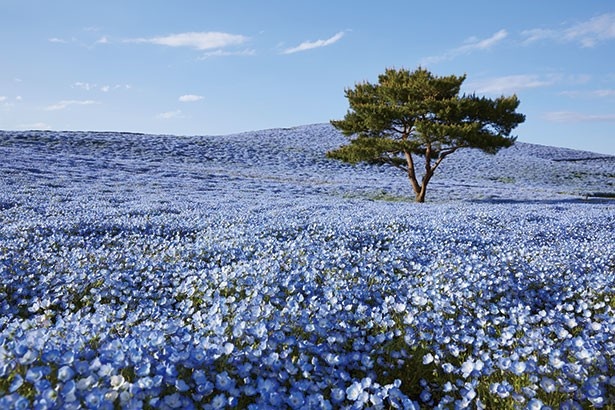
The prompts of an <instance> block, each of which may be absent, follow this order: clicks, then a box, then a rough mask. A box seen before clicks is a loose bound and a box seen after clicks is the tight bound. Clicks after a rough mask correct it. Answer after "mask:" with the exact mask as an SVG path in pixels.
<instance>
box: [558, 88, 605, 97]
mask: <svg viewBox="0 0 615 410" xmlns="http://www.w3.org/2000/svg"><path fill="white" fill-rule="evenodd" d="M560 95H565V96H567V97H585V98H608V97H615V90H613V89H602V90H589V91H562V92H561V93H560Z"/></svg>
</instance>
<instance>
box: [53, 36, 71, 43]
mask: <svg viewBox="0 0 615 410" xmlns="http://www.w3.org/2000/svg"><path fill="white" fill-rule="evenodd" d="M49 42H50V43H60V44H66V43H68V41H66V40H64V39H61V38H58V37H52V38H50V39H49Z"/></svg>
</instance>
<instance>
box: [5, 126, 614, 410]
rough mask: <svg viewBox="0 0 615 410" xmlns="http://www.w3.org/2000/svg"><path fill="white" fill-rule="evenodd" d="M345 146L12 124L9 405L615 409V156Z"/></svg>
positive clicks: (8, 154)
mask: <svg viewBox="0 0 615 410" xmlns="http://www.w3.org/2000/svg"><path fill="white" fill-rule="evenodd" d="M343 141H344V139H343V138H342V137H341V136H340V135H338V134H336V133H335V132H334V131H333V130H332V128H331V127H329V126H327V125H315V126H306V127H300V128H296V129H288V130H269V131H261V132H253V133H245V134H238V135H233V136H225V137H172V136H152V135H141V134H119V133H87V132H66V133H57V132H56V133H54V132H0V158H3V159H6V160H3V161H2V164H0V408H41V409H42V408H62V409H70V408H109V409H113V408H139V409H140V408H181V409H184V408H220V409H221V408H251V409H267V408H271V409H274V408H275V409H277V408H307V409H319V408H324V409H326V408H352V409H361V408H374V409H379V408H400V409H419V408H488V409H494V408H498V409H499V408H502V409H506V408H509V409H515V408H519V409H525V408H529V409H541V408H553V409H557V408H569V409H576V408H578V409H581V408H604V409H608V408H615V241H614V240H613V237H614V236H615V202H614V201H612V200H609V199H604V198H591V197H590V198H589V199H584V195H587V194H589V193H592V192H611V191H613V190H614V189H615V188H614V187H613V181H614V179H615V166H614V164H615V162H614V161H613V157H600V158H594V157H592V158H591V159H588V153H581V152H577V151H569V150H563V149H553V148H549V147H538V146H530V145H529V144H517V146H515V147H513V148H511V149H509V150H506V151H503V152H502V153H500V154H498V155H497V156H495V157H488V156H484V155H483V154H479V153H474V152H471V151H470V152H467V153H460V155H459V156H458V157H454V156H451V157H450V160H449V159H447V161H449V162H450V164H446V163H443V165H442V172H441V174H436V175H435V177H434V180H433V187H432V192H428V198H427V200H428V202H429V201H431V202H432V203H428V204H414V203H412V202H409V200H408V196H410V188H409V186H408V185H407V181H406V180H404V177H403V175H398V174H397V173H396V172H394V171H392V170H388V169H383V168H382V169H381V168H377V167H367V166H361V167H351V166H346V165H342V164H339V163H337V162H334V161H331V160H327V159H326V158H325V157H324V152H325V151H326V150H327V149H330V148H332V147H335V146H337V145H339V144H340V143H341V142H343ZM486 171H487V172H486Z"/></svg>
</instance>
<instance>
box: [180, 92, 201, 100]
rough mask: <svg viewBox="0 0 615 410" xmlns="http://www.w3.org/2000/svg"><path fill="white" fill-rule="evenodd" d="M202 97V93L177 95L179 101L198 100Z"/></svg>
mask: <svg viewBox="0 0 615 410" xmlns="http://www.w3.org/2000/svg"><path fill="white" fill-rule="evenodd" d="M203 98H204V97H203V96H202V95H195V94H186V95H182V96H181V97H179V102H195V101H200V100H202V99H203Z"/></svg>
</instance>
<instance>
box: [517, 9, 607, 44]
mask: <svg viewBox="0 0 615 410" xmlns="http://www.w3.org/2000/svg"><path fill="white" fill-rule="evenodd" d="M521 34H522V35H523V36H525V37H526V39H525V41H524V43H525V44H529V43H533V42H535V41H539V40H557V41H565V42H578V43H580V44H581V46H583V47H594V46H595V45H596V44H598V43H600V42H602V41H608V40H614V39H615V13H606V14H602V15H599V16H596V17H594V18H591V19H589V20H587V21H583V22H579V23H576V24H574V25H572V26H569V27H568V28H564V29H540V28H539V29H531V30H525V31H523V32H522V33H521Z"/></svg>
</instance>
